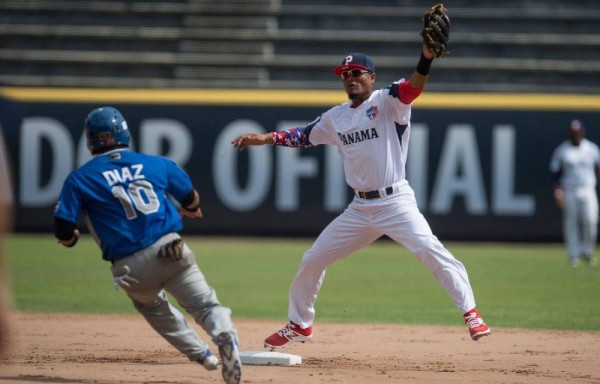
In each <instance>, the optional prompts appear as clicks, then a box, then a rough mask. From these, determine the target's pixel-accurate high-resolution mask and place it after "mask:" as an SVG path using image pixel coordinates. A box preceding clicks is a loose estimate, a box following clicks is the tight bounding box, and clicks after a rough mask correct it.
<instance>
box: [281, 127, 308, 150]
mask: <svg viewBox="0 0 600 384" xmlns="http://www.w3.org/2000/svg"><path fill="white" fill-rule="evenodd" d="M310 128H312V127H311V126H308V127H301V128H292V129H288V130H287V131H280V132H273V133H272V134H273V145H282V146H284V147H295V148H307V147H314V145H312V144H311V143H310V141H309V140H308V135H309V134H310Z"/></svg>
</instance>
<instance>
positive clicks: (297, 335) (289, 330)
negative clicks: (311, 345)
mask: <svg viewBox="0 0 600 384" xmlns="http://www.w3.org/2000/svg"><path fill="white" fill-rule="evenodd" d="M311 338H312V327H308V328H305V329H303V328H300V326H299V325H298V324H295V323H294V322H292V321H290V322H289V323H288V324H286V326H285V327H283V328H282V329H281V330H279V331H277V332H275V333H274V334H272V335H271V336H269V337H267V338H266V339H265V348H271V349H276V348H281V347H283V346H285V345H287V344H288V343H290V342H301V343H304V342H305V341H308V340H310V339H311Z"/></svg>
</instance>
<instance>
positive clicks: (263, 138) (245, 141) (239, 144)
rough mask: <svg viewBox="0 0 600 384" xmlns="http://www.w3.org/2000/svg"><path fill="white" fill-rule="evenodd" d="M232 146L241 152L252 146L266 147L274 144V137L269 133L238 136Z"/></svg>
mask: <svg viewBox="0 0 600 384" xmlns="http://www.w3.org/2000/svg"><path fill="white" fill-rule="evenodd" d="M231 144H233V146H234V147H235V148H238V149H239V150H240V151H243V150H244V149H246V148H248V147H249V146H250V145H265V144H273V135H272V134H271V133H270V132H269V133H263V134H258V133H246V134H245V135H242V136H238V137H236V138H235V139H233V140H232V141H231Z"/></svg>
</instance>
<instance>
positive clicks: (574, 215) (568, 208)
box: [550, 120, 600, 267]
mask: <svg viewBox="0 0 600 384" xmlns="http://www.w3.org/2000/svg"><path fill="white" fill-rule="evenodd" d="M568 135H569V139H568V140H565V141H564V142H563V143H561V144H560V145H559V146H558V148H556V149H555V150H554V153H553V155H552V159H551V161H550V172H551V173H552V176H553V179H554V199H555V201H556V204H557V205H558V206H559V207H560V208H561V209H562V211H563V237H564V240H565V245H566V248H567V252H568V255H569V263H570V264H571V266H573V267H577V266H578V265H579V260H580V259H583V260H585V261H587V262H588V263H589V264H590V265H591V266H596V265H597V264H598V258H597V257H596V256H595V255H594V254H593V252H594V249H595V248H596V240H597V235H598V196H597V195H596V184H597V180H598V178H600V151H599V150H598V146H597V145H596V144H594V143H592V142H591V141H589V140H588V139H586V138H585V128H584V126H583V124H582V123H581V121H579V120H573V121H572V122H571V124H570V125H569V130H568Z"/></svg>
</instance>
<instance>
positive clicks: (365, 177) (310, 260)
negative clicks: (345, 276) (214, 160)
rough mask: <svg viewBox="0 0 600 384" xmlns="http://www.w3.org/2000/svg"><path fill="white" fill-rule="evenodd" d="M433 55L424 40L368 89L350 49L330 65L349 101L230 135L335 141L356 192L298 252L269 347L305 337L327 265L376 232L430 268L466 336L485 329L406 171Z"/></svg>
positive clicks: (358, 56) (365, 71)
mask: <svg viewBox="0 0 600 384" xmlns="http://www.w3.org/2000/svg"><path fill="white" fill-rule="evenodd" d="M432 61H433V55H432V53H431V51H430V50H429V49H428V48H427V47H426V46H425V45H423V49H422V53H421V58H420V60H419V64H418V65H417V68H416V71H415V72H414V73H413V74H412V77H411V78H410V79H409V80H404V79H401V80H399V81H397V82H394V83H393V84H391V85H389V86H387V87H386V88H383V89H379V90H376V91H373V84H374V83H375V77H376V75H375V65H374V64H373V61H372V60H371V58H370V57H369V56H367V55H365V54H364V53H351V54H349V55H348V56H346V57H345V58H344V60H343V61H342V64H341V65H339V66H337V67H335V68H334V73H335V74H336V75H338V76H340V77H341V80H342V83H343V85H344V88H345V90H346V93H347V94H348V97H349V99H350V101H348V102H345V103H343V104H340V105H337V106H335V107H333V108H331V109H330V110H328V111H327V112H325V113H323V114H322V115H321V116H319V117H318V118H317V119H316V120H315V121H313V122H312V123H310V124H309V125H307V126H306V127H301V128H293V129H290V130H287V131H282V132H271V133H266V134H255V133H248V134H245V135H242V136H239V137H237V138H235V139H234V140H233V141H232V144H233V145H234V146H235V147H237V148H239V149H240V150H243V149H245V148H247V147H248V146H252V145H263V144H272V145H283V146H288V147H312V146H316V145H320V144H327V145H335V146H337V148H338V150H339V153H340V154H341V157H342V160H343V163H344V171H345V177H346V182H347V183H348V184H349V185H350V186H351V187H352V188H353V189H354V191H355V197H354V199H353V200H352V202H351V203H350V205H349V206H348V207H347V208H346V210H345V211H344V212H343V213H342V214H341V215H340V216H338V217H337V218H336V219H335V220H334V221H333V222H331V223H330V224H329V225H328V226H327V227H326V228H325V230H324V231H323V232H322V233H321V234H320V235H319V237H318V238H317V240H316V241H315V243H314V244H313V246H312V247H311V248H310V249H309V250H308V251H307V252H306V253H305V254H304V256H303V257H302V262H301V264H300V267H299V269H298V272H297V275H296V277H295V279H294V281H293V283H292V286H291V289H290V295H289V312H288V316H289V320H290V321H289V323H288V324H287V325H286V326H285V327H284V328H283V329H281V330H279V331H278V332H275V333H274V334H272V335H271V336H269V337H268V338H267V339H266V340H265V347H267V348H271V349H274V348H279V347H283V346H285V345H286V344H288V343H289V342H295V341H300V342H304V341H307V340H309V339H310V338H311V337H312V325H313V321H314V318H315V308H314V304H315V301H316V298H317V294H318V292H319V289H320V288H321V284H322V283H323V279H324V277H325V270H326V269H327V267H328V266H329V265H330V264H331V263H333V262H334V261H336V260H340V259H343V258H344V257H346V256H348V255H349V254H351V253H352V252H354V251H357V250H359V249H361V248H363V247H365V246H367V245H369V244H371V243H372V242H374V241H375V240H376V239H378V238H379V237H381V236H382V235H387V236H389V237H390V238H391V239H393V240H394V241H396V242H398V243H399V244H402V245H403V246H405V247H406V248H408V249H409V250H410V251H411V252H412V253H414V254H415V255H416V256H417V257H418V258H419V260H420V261H421V262H422V263H423V264H425V266H427V268H429V270H430V271H431V272H432V273H433V274H434V275H435V277H436V278H437V280H438V281H439V282H440V284H442V286H443V287H444V288H445V289H446V291H447V292H448V293H449V294H450V296H451V297H452V299H453V300H454V303H455V305H456V307H457V308H458V309H459V310H460V311H461V314H463V315H464V319H465V323H466V324H467V326H468V329H469V331H470V335H471V337H472V339H473V340H477V339H479V338H480V337H482V336H487V335H489V334H490V329H489V328H488V326H487V325H486V324H485V322H484V321H483V319H482V318H481V316H480V314H479V312H478V311H477V309H476V307H475V298H474V295H473V291H472V289H471V285H470V283H469V278H468V276H467V272H466V270H465V267H464V266H463V264H462V263H461V262H460V261H458V260H457V259H455V258H454V257H453V256H452V254H451V253H450V252H449V251H448V250H447V249H446V248H444V246H443V245H442V244H441V243H440V241H439V240H438V239H437V237H436V236H434V235H433V233H432V232H431V229H430V227H429V224H428V223H427V221H426V220H425V218H424V217H423V215H422V214H421V213H420V212H419V209H418V208H417V203H416V200H415V195H414V193H413V190H412V188H411V187H410V185H409V184H408V181H407V180H406V177H405V175H406V174H405V163H406V158H407V151H408V147H409V139H410V114H411V103H412V102H413V100H415V99H416V98H417V97H418V96H419V94H420V93H421V91H422V90H423V87H424V86H425V83H426V81H427V77H428V73H429V69H430V66H431V63H432Z"/></svg>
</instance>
